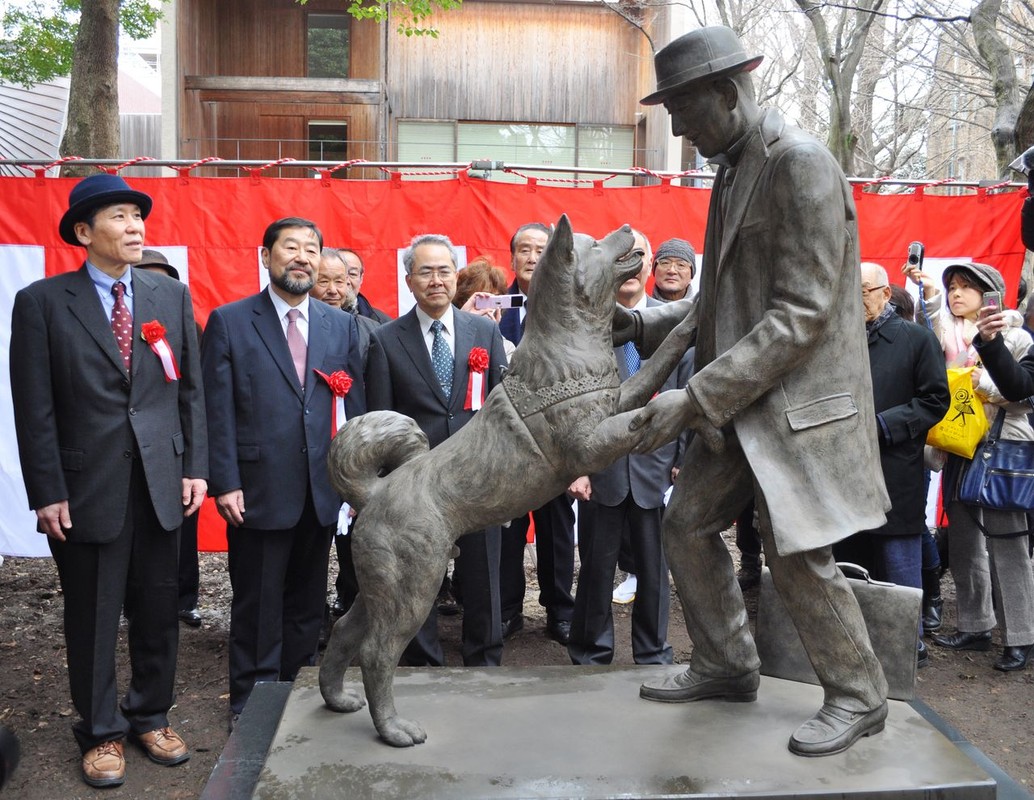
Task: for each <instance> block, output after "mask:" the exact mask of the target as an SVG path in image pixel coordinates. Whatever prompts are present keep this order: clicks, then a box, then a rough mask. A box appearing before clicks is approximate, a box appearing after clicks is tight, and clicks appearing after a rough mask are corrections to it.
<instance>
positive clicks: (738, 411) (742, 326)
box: [683, 110, 890, 555]
mask: <svg viewBox="0 0 1034 800" xmlns="http://www.w3.org/2000/svg"><path fill="white" fill-rule="evenodd" d="M728 178H729V170H728V169H726V168H723V169H721V170H720V171H719V173H718V176H717V179H716V180H715V187H714V191H713V194H712V199H711V208H710V211H709V213H708V225H707V236H706V240H705V246H704V258H703V266H702V268H701V287H700V297H699V303H698V308H697V311H698V313H699V320H698V330H697V343H696V345H697V350H696V374H695V375H694V376H693V378H692V379H691V380H690V383H689V386H688V391H689V392H690V393H691V394H692V395H693V396H695V397H696V399H697V400H698V401H699V403H700V405H701V407H702V408H703V410H704V412H705V413H706V415H707V417H708V419H709V420H710V421H711V422H712V424H714V425H716V426H725V425H727V424H728V423H731V424H732V427H733V428H734V430H735V432H736V437H737V439H738V441H739V444H740V446H741V447H742V450H743V456H744V457H745V458H746V461H747V463H748V464H749V468H750V471H751V472H752V473H753V478H754V481H756V483H757V485H758V486H759V488H760V490H761V492H762V493H763V495H764V497H765V499H766V500H767V504H768V507H769V510H770V513H771V520H772V528H773V533H774V537H775V542H776V546H777V548H778V550H779V552H780V553H781V554H784V555H785V554H788V553H794V552H800V551H805V550H812V549H815V548H817V547H821V546H824V545H829V544H832V543H833V542H836V541H839V540H841V539H843V538H845V537H847V536H849V535H851V534H853V533H855V532H857V531H861V530H870V529H872V528H878V527H880V526H881V525H883V524H884V522H885V521H886V517H885V515H884V512H885V511H886V510H888V509H889V508H890V501H889V499H888V497H887V491H886V488H885V486H884V482H883V475H882V471H881V469H880V460H879V449H878V445H877V440H876V427H875V413H874V410H873V396H872V383H871V379H870V374H869V360H868V353H867V350H866V339H865V328H864V323H863V318H862V298H861V282H860V268H859V256H858V231H857V221H856V216H855V207H854V202H853V200H852V197H851V188H850V187H849V185H848V183H847V181H846V180H845V179H844V176H843V173H842V172H841V170H840V168H839V167H838V165H837V164H836V162H835V161H834V160H833V158H832V156H831V155H830V154H829V152H828V151H827V150H826V149H825V148H824V147H822V146H821V145H819V144H818V143H817V142H815V141H814V140H813V139H811V138H810V137H809V136H807V135H806V134H804V133H803V132H802V131H800V130H799V129H797V128H794V127H792V126H788V125H786V124H785V123H784V122H783V120H782V118H781V116H780V115H779V114H778V113H777V112H775V111H774V110H769V111H767V112H766V113H765V116H764V117H763V119H762V121H761V125H760V131H759V132H758V133H757V134H756V135H754V136H753V138H752V139H751V140H750V141H749V142H748V143H747V145H746V147H745V149H744V151H743V153H742V155H741V157H740V159H739V162H738V164H737V166H736V170H735V180H734V181H733V182H732V183H731V184H728ZM727 184H728V188H727V189H726V185H727ZM723 191H726V192H727V193H728V197H727V198H726V213H725V214H724V219H720V217H721V216H722V215H721V213H720V206H721V204H722V194H723ZM733 451H734V452H733V454H732V455H730V456H729V457H728V458H731V459H733V461H731V462H729V463H723V462H724V461H727V460H728V459H723V458H721V457H717V458H716V457H714V456H710V454H708V453H706V452H705V451H703V449H702V448H699V447H696V448H692V449H691V450H690V453H689V457H690V458H695V459H696V461H697V463H693V464H691V463H689V462H688V461H687V463H686V464H685V465H684V466H683V473H685V474H688V475H689V476H692V478H691V486H688V487H686V488H687V489H689V490H690V491H689V494H690V495H691V499H690V501H689V505H690V507H691V508H690V509H689V511H690V513H689V514H687V518H689V519H691V520H696V521H698V522H697V524H695V525H694V526H693V527H694V528H695V530H694V531H693V532H695V533H699V534H705V533H712V532H713V531H714V530H715V526H716V525H717V524H719V523H720V521H721V520H720V517H721V515H725V516H724V520H725V523H726V524H728V522H731V521H732V519H733V518H734V517H735V516H736V514H737V513H738V512H739V511H740V510H741V509H739V508H731V507H730V508H716V507H715V506H716V504H715V502H714V498H718V497H723V496H724V497H725V499H726V500H727V502H719V503H718V505H727V504H729V503H732V502H733V501H736V502H738V498H735V497H731V496H730V495H729V492H728V491H726V490H725V486H726V485H727V481H728V480H729V474H728V472H727V470H729V469H730V468H733V469H738V468H737V467H736V465H735V463H734V462H735V459H736V458H737V457H738V456H737V455H736V454H735V448H733Z"/></svg>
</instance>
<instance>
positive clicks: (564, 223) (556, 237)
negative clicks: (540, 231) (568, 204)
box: [549, 214, 574, 261]
mask: <svg viewBox="0 0 1034 800" xmlns="http://www.w3.org/2000/svg"><path fill="white" fill-rule="evenodd" d="M549 246H550V247H551V248H553V251H554V252H555V253H562V254H563V258H564V260H565V261H569V260H570V258H571V253H573V252H574V232H573V231H572V230H571V220H569V219H568V218H567V214H561V215H560V219H558V220H557V223H556V225H554V226H553V234H552V235H551V236H550V237H549Z"/></svg>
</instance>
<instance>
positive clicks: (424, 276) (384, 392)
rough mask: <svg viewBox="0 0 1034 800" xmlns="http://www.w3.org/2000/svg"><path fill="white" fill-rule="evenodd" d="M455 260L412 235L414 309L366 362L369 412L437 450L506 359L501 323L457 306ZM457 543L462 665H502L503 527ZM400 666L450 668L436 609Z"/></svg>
mask: <svg viewBox="0 0 1034 800" xmlns="http://www.w3.org/2000/svg"><path fill="white" fill-rule="evenodd" d="M456 263H457V259H456V251H455V248H454V247H453V244H452V242H451V241H450V240H449V238H448V237H447V236H442V235H439V234H423V235H421V236H417V237H416V238H414V239H413V241H412V243H411V244H410V246H409V247H408V248H406V251H405V252H404V253H403V256H402V264H403V267H404V268H405V271H406V286H408V287H409V290H410V291H411V292H412V293H413V297H414V299H415V300H416V306H415V307H414V308H413V309H412V310H410V311H409V312H408V313H406V314H403V315H402V316H401V317H399V318H398V319H397V320H394V321H392V322H389V323H387V324H385V325H382V326H381V327H379V328H378V329H377V330H376V331H374V333H373V336H372V337H371V339H370V352H369V357H368V360H367V367H366V384H367V387H368V390H367V402H368V405H369V408H370V410H371V411H379V410H391V411H397V412H399V413H400V414H405V415H406V416H408V417H411V418H412V419H413V420H414V421H415V422H416V424H417V425H419V426H420V429H421V430H422V431H423V432H424V433H425V434H427V439H428V442H429V444H430V446H431V447H436V446H437V445H439V444H441V443H442V442H443V441H445V440H446V439H447V438H449V437H450V436H452V435H453V434H454V433H456V431H458V430H459V429H460V428H462V427H463V426H464V425H465V424H466V423H467V422H469V421H470V420H471V419H472V418H473V416H474V414H475V411H476V408H477V407H478V406H479V405H480V403H478V402H476V399H475V398H474V394H475V393H476V394H478V395H479V397H487V396H488V393H489V392H491V391H492V388H493V387H494V386H495V385H496V384H498V383H499V382H500V381H501V380H502V369H503V367H505V366H506V353H505V351H504V350H503V337H502V335H501V334H500V333H499V326H498V325H496V323H495V322H493V321H492V320H491V319H489V318H487V317H480V316H477V315H476V314H469V313H467V312H465V311H460V310H459V309H457V308H455V307H454V306H453V305H452V299H453V297H455V296H456ZM472 354H473V355H472ZM485 357H487V359H486V358H485ZM485 360H487V366H486V365H485V364H484V361H485ZM478 373H480V375H481V377H480V378H478V377H477V374H478ZM449 477H450V476H448V475H442V476H441V480H442V481H445V482H448V481H449ZM500 491H505V489H500ZM457 545H458V547H459V549H460V554H459V556H458V557H457V558H456V567H455V572H454V574H453V583H454V586H456V587H458V594H460V595H461V599H462V603H463V632H462V639H463V641H462V653H463V664H464V666H482V667H483V666H498V665H499V664H500V663H501V661H502V653H503V637H502V617H501V615H500V611H499V552H500V531H499V528H498V527H492V528H488V529H486V530H484V531H475V532H473V533H469V534H467V535H465V536H462V537H461V538H460V539H459V541H458V542H457ZM401 664H402V665H403V666H411V667H413V666H415V667H422V666H436V667H438V666H444V664H445V656H444V653H443V652H442V646H441V642H440V641H439V639H438V612H437V608H436V607H435V606H432V607H431V613H430V614H429V615H428V617H427V620H426V622H425V623H424V625H423V627H422V628H421V629H420V631H419V632H418V633H417V635H416V636H415V637H414V638H413V641H412V642H410V644H409V646H408V647H407V648H406V650H405V652H404V653H403V655H402V660H401Z"/></svg>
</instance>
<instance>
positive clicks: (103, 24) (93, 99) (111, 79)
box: [61, 0, 120, 176]
mask: <svg viewBox="0 0 1034 800" xmlns="http://www.w3.org/2000/svg"><path fill="white" fill-rule="evenodd" d="M118 10H119V0H82V17H81V19H80V21H79V33H78V35H77V36H76V39H75V46H74V49H73V53H72V76H71V80H70V83H69V87H68V122H67V124H66V126H65V135H64V138H63V139H62V140H61V155H62V156H82V157H83V158H118V156H119V149H120V144H119V118H118V30H119V22H118ZM95 171H96V170H95V169H93V168H85V167H79V168H76V167H74V166H72V167H64V168H62V174H63V175H72V176H80V175H88V174H92V173H94V172H95Z"/></svg>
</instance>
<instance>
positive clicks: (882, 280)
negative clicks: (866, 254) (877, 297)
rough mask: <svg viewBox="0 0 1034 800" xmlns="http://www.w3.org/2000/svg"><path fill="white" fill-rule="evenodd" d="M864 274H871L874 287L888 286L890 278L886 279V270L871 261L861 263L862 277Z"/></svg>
mask: <svg viewBox="0 0 1034 800" xmlns="http://www.w3.org/2000/svg"><path fill="white" fill-rule="evenodd" d="M866 272H871V273H872V275H873V277H874V278H875V279H876V284H875V285H876V286H890V278H889V277H887V270H885V269H884V268H883V267H881V266H880V265H879V264H874V263H873V262H872V261H863V262H862V275H863V276H864V275H865V273H866ZM863 280H864V278H863Z"/></svg>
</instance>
